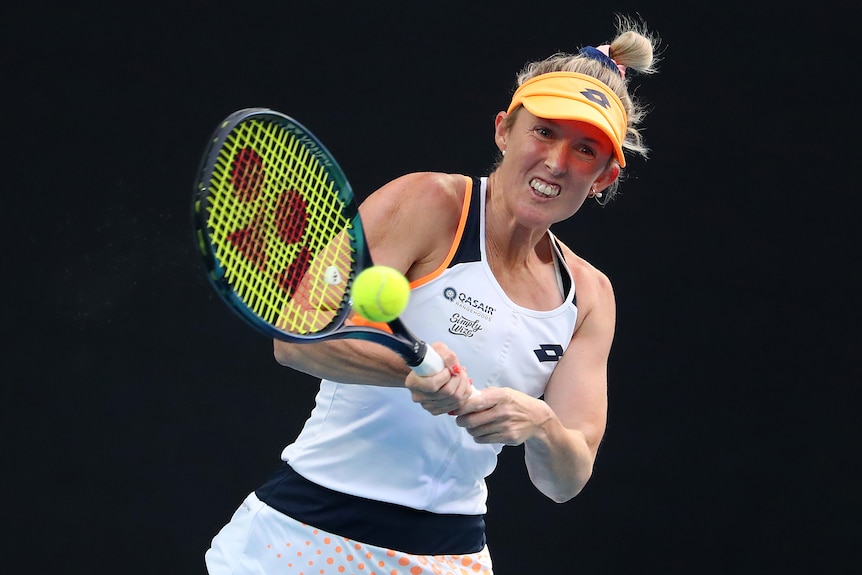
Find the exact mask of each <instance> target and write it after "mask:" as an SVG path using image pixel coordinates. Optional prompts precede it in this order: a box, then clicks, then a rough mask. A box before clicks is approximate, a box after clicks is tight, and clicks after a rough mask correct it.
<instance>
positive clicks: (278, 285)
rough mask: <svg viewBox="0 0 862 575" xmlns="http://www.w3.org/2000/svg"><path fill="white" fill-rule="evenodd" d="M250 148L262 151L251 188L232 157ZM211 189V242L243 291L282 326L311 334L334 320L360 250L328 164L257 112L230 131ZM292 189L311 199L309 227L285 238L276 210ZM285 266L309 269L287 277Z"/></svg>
mask: <svg viewBox="0 0 862 575" xmlns="http://www.w3.org/2000/svg"><path fill="white" fill-rule="evenodd" d="M249 152H253V153H254V154H257V156H258V157H259V158H260V160H261V164H262V173H260V172H259V171H257V170H256V169H255V164H252V166H251V168H250V170H249V172H248V173H249V174H250V177H248V178H246V182H245V183H246V187H247V188H248V187H251V188H252V189H237V186H235V185H234V181H233V179H234V173H233V172H234V169H235V162H236V161H237V158H238V156H239V154H241V153H245V154H249ZM255 184H257V185H255ZM209 191H210V208H209V210H210V211H209V214H208V224H209V227H210V229H211V230H212V244H213V247H214V249H215V252H216V256H217V258H218V259H219V261H220V263H221V265H222V267H223V268H224V270H225V279H226V280H227V282H228V283H229V285H231V286H232V287H233V289H234V291H235V293H236V294H237V296H238V297H239V299H240V300H241V301H242V302H243V303H244V304H245V305H246V306H248V307H249V309H251V310H252V311H253V312H254V313H255V314H256V315H258V316H259V317H260V318H261V319H263V320H264V321H265V322H267V323H270V324H272V325H276V326H277V327H278V328H279V329H282V330H284V331H288V332H291V333H296V334H308V333H312V332H315V331H319V330H321V329H323V328H324V327H326V326H327V325H329V323H331V322H332V321H333V320H334V319H335V317H336V316H337V314H338V311H339V309H341V307H342V306H343V305H346V304H347V301H346V300H347V297H346V290H347V283H348V278H349V276H350V270H351V269H352V264H353V261H354V257H355V256H354V253H353V250H352V247H351V245H352V244H351V242H350V241H349V239H348V234H349V233H350V225H351V222H350V220H349V219H348V218H346V217H345V216H344V215H343V206H342V203H341V200H340V198H339V194H338V190H337V189H336V188H335V182H333V180H332V178H331V177H330V176H329V174H328V172H327V170H326V167H325V166H323V165H322V164H321V163H320V162H319V161H318V160H317V158H316V157H315V155H314V154H313V153H312V152H311V151H310V150H309V149H308V148H306V147H305V146H303V145H302V143H301V141H300V139H299V138H298V137H297V136H296V135H295V134H293V133H291V132H290V131H288V130H287V129H285V128H284V127H282V126H280V125H278V124H276V123H272V122H267V121H263V120H252V121H248V122H244V123H241V124H240V125H239V126H237V127H236V128H235V129H234V131H233V132H232V133H231V134H230V135H229V136H228V138H227V140H226V142H225V143H224V145H223V146H222V149H221V151H220V154H219V157H218V159H217V161H216V165H215V169H214V171H213V175H212V178H211V180H210V182H209ZM287 193H298V194H299V195H300V196H301V198H302V199H303V200H304V201H305V205H306V213H307V227H306V229H305V232H304V233H303V234H302V236H301V237H298V238H295V239H296V240H297V241H296V242H295V243H287V242H285V241H284V240H283V239H282V238H281V237H280V234H279V229H280V227H279V226H280V224H281V226H282V227H283V226H284V225H285V222H279V221H278V218H277V216H278V206H279V199H280V196H282V194H287ZM281 199H282V200H284V198H281ZM294 216H301V214H294ZM294 221H296V220H295V219H294ZM238 232H243V233H245V234H246V240H247V241H246V242H245V244H244V249H240V248H238V247H237V245H235V244H234V242H232V241H231V239H230V236H231V234H235V233H238ZM303 248H305V249H306V250H307V251H306V252H305V253H307V254H310V256H311V262H310V265H309V266H308V267H307V269H305V270H303V268H302V266H300V265H299V263H300V259H301V258H302V257H303ZM286 270H293V271H294V272H303V271H305V272H306V273H304V274H302V275H301V277H292V276H291V277H287V278H286V279H285V278H284V277H283V275H284V274H285V272H286ZM294 275H296V274H295V273H294ZM336 280H338V281H336ZM291 282H292V283H293V284H294V285H295V286H296V289H294V290H286V289H285V288H284V287H283V284H284V283H291Z"/></svg>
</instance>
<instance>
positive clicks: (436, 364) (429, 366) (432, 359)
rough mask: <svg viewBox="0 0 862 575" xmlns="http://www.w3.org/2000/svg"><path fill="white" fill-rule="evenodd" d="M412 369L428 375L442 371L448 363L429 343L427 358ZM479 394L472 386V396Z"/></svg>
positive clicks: (423, 375)
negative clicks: (444, 361)
mask: <svg viewBox="0 0 862 575" xmlns="http://www.w3.org/2000/svg"><path fill="white" fill-rule="evenodd" d="M410 369H412V370H413V371H415V372H416V374H417V375H421V376H422V377H428V376H429V375H434V374H437V373H440V372H441V371H443V370H444V369H446V364H445V363H443V358H442V357H440V354H439V353H437V350H435V349H434V348H433V347H431V346H430V345H428V346H426V347H425V359H423V360H422V363H420V364H419V365H414V366H413V367H411V368H410ZM477 395H479V390H478V389H476V388H475V387H471V391H470V397H471V398H472V397H476V396H477Z"/></svg>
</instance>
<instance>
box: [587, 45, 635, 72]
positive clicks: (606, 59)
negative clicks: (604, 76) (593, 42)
mask: <svg viewBox="0 0 862 575" xmlns="http://www.w3.org/2000/svg"><path fill="white" fill-rule="evenodd" d="M610 49H611V47H610V45H609V44H602V45H601V46H599V47H598V48H593V47H592V46H585V47H583V48H581V50H580V51H579V52H578V55H580V56H584V57H586V58H592V59H593V60H598V61H599V62H601V63H602V64H603V65H604V66H605V67H606V68H610V69H611V70H613V71H614V72H616V73H617V74H619V75H620V78H625V77H626V67H625V66H622V65H620V64H617V61H616V60H614V59H613V58H611V56H610Z"/></svg>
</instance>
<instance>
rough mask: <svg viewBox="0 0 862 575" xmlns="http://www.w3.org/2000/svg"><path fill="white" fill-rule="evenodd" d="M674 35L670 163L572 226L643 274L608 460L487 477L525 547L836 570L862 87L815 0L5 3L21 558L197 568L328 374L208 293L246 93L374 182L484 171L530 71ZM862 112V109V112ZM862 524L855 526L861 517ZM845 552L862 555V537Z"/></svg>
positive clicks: (583, 568)
mask: <svg viewBox="0 0 862 575" xmlns="http://www.w3.org/2000/svg"><path fill="white" fill-rule="evenodd" d="M615 11H616V12H621V13H625V14H632V15H635V14H638V13H639V14H640V16H641V17H643V19H645V20H646V22H647V23H648V24H649V26H650V27H651V28H652V29H654V30H655V31H656V32H657V33H658V34H660V35H661V37H662V39H663V57H664V60H663V62H662V64H661V66H660V68H661V72H660V73H659V74H658V75H655V76H650V77H638V78H636V79H635V80H634V85H636V86H638V87H637V91H636V94H637V96H638V97H639V98H641V99H642V100H643V101H644V102H645V103H647V104H649V105H650V107H651V109H652V112H651V114H650V115H649V116H648V118H647V120H646V123H645V125H646V131H645V135H646V137H647V141H648V144H649V145H650V146H651V148H652V150H653V152H652V156H651V159H650V160H649V161H647V162H644V161H641V160H633V161H631V163H630V166H629V168H628V170H627V172H628V173H629V176H628V178H627V180H626V181H625V182H624V183H623V185H622V189H621V192H622V194H621V196H620V198H619V200H618V201H616V202H614V203H613V204H612V205H610V206H608V207H606V208H600V207H598V206H595V205H588V206H586V207H585V208H584V209H583V210H582V211H581V212H580V213H579V214H577V215H576V216H575V217H574V218H573V219H572V220H571V221H570V222H566V224H565V225H561V226H558V227H557V228H555V230H556V232H557V233H558V234H559V235H560V236H561V237H562V238H563V239H564V240H565V241H566V242H567V243H569V244H570V245H571V246H572V247H573V248H574V249H575V251H577V252H579V253H580V254H582V255H583V256H585V257H586V258H587V259H589V260H590V261H592V262H593V263H594V264H595V265H596V266H598V267H599V268H601V269H602V270H604V271H606V272H607V273H608V275H609V276H610V277H611V279H612V280H613V281H614V285H615V288H616V292H617V298H618V305H619V322H618V334H617V338H616V342H615V346H614V350H613V354H612V364H611V387H610V417H609V425H608V430H607V435H606V438H605V441H604V444H603V447H602V449H601V451H600V455H599V459H598V462H597V465H596V469H595V474H594V476H593V479H592V481H591V482H590V484H589V485H588V487H587V488H586V490H585V491H584V492H583V493H582V494H581V495H580V496H578V497H577V498H576V499H575V500H573V501H572V502H569V503H567V504H564V505H556V504H553V503H551V502H550V501H548V500H546V499H544V498H543V497H542V496H540V495H539V494H538V493H537V492H536V491H535V489H534V488H532V486H531V485H530V484H529V481H528V480H527V478H526V474H525V472H524V469H523V463H522V461H521V450H520V449H518V448H509V449H507V450H505V451H504V454H503V456H502V458H501V461H500V465H499V469H498V471H497V473H496V474H495V475H494V476H492V478H491V480H490V487H491V496H490V501H489V514H488V523H489V527H488V535H489V540H490V545H491V549H492V553H493V555H494V557H495V560H496V570H495V572H496V573H497V574H498V575H513V574H518V575H521V574H538V573H624V572H625V573H628V572H642V573H731V572H732V573H776V572H783V571H786V570H789V569H791V568H793V569H797V570H799V571H801V572H811V573H814V572H818V573H823V572H833V573H834V572H839V570H840V569H839V566H841V565H844V564H845V563H847V562H849V561H852V559H853V558H854V557H855V555H851V552H852V550H853V549H852V547H851V545H852V544H853V543H855V541H856V540H857V539H858V535H859V517H860V511H862V509H860V507H862V506H860V496H859V490H858V478H855V477H853V475H852V473H851V470H852V465H853V464H854V463H857V464H858V439H859V433H858V419H857V417H856V409H855V407H856V403H854V402H855V401H856V396H857V395H858V394H857V392H856V387H857V386H858V385H859V383H860V380H862V378H860V369H859V367H858V363H857V361H856V360H857V356H858V352H859V348H860V345H859V341H858V337H857V317H856V316H858V297H857V294H858V293H859V287H860V286H859V281H858V279H857V277H856V275H857V271H858V268H859V264H858V257H857V255H856V254H857V252H858V247H859V239H858V236H857V231H856V221H857V218H858V213H859V203H860V202H859V199H858V198H859V184H858V178H856V172H857V170H858V166H859V157H858V156H859V154H858V149H857V148H858V145H853V144H851V142H850V139H851V137H852V136H853V135H854V131H855V133H858V105H857V103H856V102H857V100H856V98H857V97H856V95H855V89H854V88H852V86H853V84H854V79H853V78H854V77H856V76H858V74H856V72H855V69H854V68H853V67H852V65H851V64H850V62H849V61H851V60H852V54H853V53H852V52H850V51H849V50H848V49H847V48H846V46H849V42H848V41H847V40H848V39H849V38H850V37H851V36H850V32H849V31H844V30H842V27H843V22H845V21H846V20H847V19H848V17H849V16H848V15H847V14H843V13H842V12H839V11H835V10H829V9H828V8H827V7H826V6H825V5H824V4H822V3H805V4H801V3H800V4H799V5H794V4H788V3H779V2H751V1H746V2H743V1H742V0H733V1H729V2H721V3H708V4H707V3H704V4H703V5H699V4H695V3H689V2H672V1H663V2H658V1H655V0H650V1H645V2H617V3H613V5H611V4H608V3H597V4H583V3H573V2H548V3H528V2H525V3H514V2H467V1H466V0H465V1H463V2H448V1H446V2H444V1H439V2H432V3H428V4H425V5H418V4H417V5H413V4H410V3H408V2H402V3H392V2H375V3H367V4H364V3H357V2H354V3H346V2H345V3H337V2H326V3H317V2H306V3H298V2H288V1H282V2H272V3H263V2H246V3H242V2H234V3H216V2H206V1H203V0H178V1H176V2H170V3H167V2H161V3H159V2H149V3H139V4H128V5H126V4H121V3H107V2H106V3H104V6H101V7H94V6H83V5H81V4H74V3H66V4H62V5H60V4H50V5H49V4H41V3H38V2H30V3H6V4H5V5H4V7H3V8H0V16H2V18H0V32H2V34H0V89H2V99H3V104H4V106H3V113H4V122H3V129H2V139H0V142H2V147H3V148H2V166H3V174H4V177H3V179H2V192H3V198H4V205H5V209H4V210H3V221H4V224H5V225H4V226H3V235H4V240H5V241H4V242H3V245H4V248H5V249H4V250H3V251H4V255H5V258H4V260H5V262H4V263H5V266H4V272H3V280H4V281H3V284H4V288H3V293H4V296H5V298H4V300H5V305H4V306H3V309H4V312H3V313H4V319H5V321H4V322H3V323H4V332H5V334H6V336H5V338H4V339H5V341H6V344H5V346H4V363H5V365H6V369H5V370H4V375H3V381H4V383H3V390H4V401H3V403H2V405H3V424H4V434H3V460H4V470H5V471H4V473H3V485H4V489H3V492H4V497H3V499H4V503H5V507H6V511H7V513H6V515H5V519H6V520H5V521H4V524H5V526H6V531H5V532H6V536H5V545H4V546H5V547H6V549H7V550H6V551H5V552H4V555H5V559H6V564H7V565H11V566H12V567H13V568H10V569H9V572H10V573H13V572H14V573H47V572H53V573H114V572H122V573H129V574H132V573H188V574H191V573H203V572H204V567H203V559H202V556H203V552H204V550H205V549H206V547H207V546H208V542H209V540H210V538H211V537H212V536H213V535H214V534H215V533H216V532H217V530H218V529H219V528H220V527H221V526H222V525H223V524H224V523H225V522H226V521H227V520H228V518H229V516H230V515H231V513H232V512H233V510H234V509H235V508H236V506H237V505H238V504H239V503H240V501H241V500H242V498H243V497H244V496H245V495H246V494H247V492H249V491H250V490H252V489H253V488H254V487H256V486H257V485H258V484H259V483H260V482H261V481H262V480H263V479H264V478H265V477H266V475H267V474H268V473H269V472H270V471H271V470H272V469H273V468H274V467H275V466H276V465H277V464H278V456H279V453H280V450H281V448H282V447H283V446H284V445H285V444H286V443H287V442H289V441H290V440H291V439H292V438H293V436H294V435H295V434H296V432H297V431H298V430H299V428H300V426H301V423H302V421H303V420H304V417H305V416H306V415H307V413H308V412H309V410H310V408H311V406H312V399H313V395H314V392H315V382H314V381H313V380H311V379H309V378H307V377H304V376H300V375H298V374H296V373H294V372H292V371H290V370H287V369H284V368H281V367H279V366H277V365H276V363H275V362H274V361H273V359H272V356H271V345H270V343H269V341H268V340H266V338H263V337H261V336H258V335H256V334H255V333H253V332H251V331H249V330H248V329H246V328H245V326H244V325H242V324H240V322H239V321H238V320H237V319H235V318H234V317H233V316H232V315H231V314H230V313H229V312H227V311H226V309H225V308H224V307H223V306H222V304H221V303H219V302H218V301H216V299H215V298H214V297H213V295H212V294H211V293H210V288H209V286H208V285H207V283H206V281H205V279H204V276H203V273H202V270H201V266H200V265H199V263H198V259H197V255H196V253H195V248H194V245H193V242H192V239H191V232H190V213H189V202H190V193H191V189H192V183H193V180H194V177H195V170H196V167H197V163H198V160H199V156H200V154H201V152H202V149H203V146H204V144H205V142H206V140H207V138H208V137H209V135H210V133H211V131H212V130H213V129H214V128H215V126H216V124H217V123H218V122H219V121H220V120H221V119H222V118H223V117H224V116H225V115H227V114H228V113H229V112H231V111H233V110H235V109H238V108H243V107H249V106H268V107H272V108H275V109H278V110H281V111H284V112H286V113H289V114H291V115H293V116H294V117H296V118H298V119H299V120H300V121H302V122H303V123H305V124H307V125H308V126H309V127H311V128H312V129H313V130H314V131H315V132H316V133H317V134H318V135H319V136H320V137H321V139H322V140H323V141H324V142H326V144H327V146H328V147H329V148H330V150H331V151H332V152H333V153H334V154H335V156H336V157H337V158H339V161H340V163H341V164H342V167H343V168H344V169H345V171H346V172H347V173H348V175H349V177H350V179H351V181H352V183H353V186H354V188H355V189H356V190H357V191H358V193H359V194H360V195H364V194H365V193H367V192H370V191H371V190H373V189H375V188H376V187H378V186H379V185H381V184H383V183H384V182H386V181H388V180H389V179H391V178H393V177H395V176H397V175H399V174H402V173H406V172H410V171H415V170H440V171H449V172H460V173H466V174H471V175H482V174H484V173H486V172H487V170H488V168H489V167H490V165H491V163H492V162H493V160H494V155H495V147H494V144H493V140H492V134H493V131H492V129H493V118H494V115H495V114H496V112H497V111H498V110H500V109H502V108H505V106H506V105H507V103H508V99H509V95H510V91H511V89H512V86H513V82H514V74H515V72H516V71H517V70H518V69H519V68H520V67H521V65H522V64H523V63H524V62H526V61H528V60H534V59H539V58H543V57H545V56H547V55H549V54H550V53H552V52H554V51H557V50H569V51H571V50H576V49H577V48H579V47H580V46H582V45H584V44H599V43H602V42H604V41H606V40H608V39H609V38H610V37H611V35H612V33H613V15H614V12H615ZM854 124H855V125H857V128H853V125H854ZM854 535H855V536H854ZM851 564H852V563H851Z"/></svg>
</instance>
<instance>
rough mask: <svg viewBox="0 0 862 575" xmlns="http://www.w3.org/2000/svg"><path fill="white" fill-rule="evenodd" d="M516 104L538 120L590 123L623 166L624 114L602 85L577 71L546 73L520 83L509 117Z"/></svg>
mask: <svg viewBox="0 0 862 575" xmlns="http://www.w3.org/2000/svg"><path fill="white" fill-rule="evenodd" d="M518 105H522V106H524V107H525V108H526V109H527V110H528V111H529V112H530V113H531V114H533V115H534V116H537V117H539V118H545V119H547V120H578V121H581V122H586V123H588V124H592V125H593V126H595V127H597V128H598V129H600V130H601V131H602V132H604V133H605V134H606V135H607V136H608V138H610V140H611V144H612V145H613V147H614V156H615V157H616V159H617V161H618V162H619V163H620V166H622V167H625V165H626V159H625V156H623V142H624V141H625V138H626V128H627V126H628V120H627V119H626V111H625V108H623V103H622V102H621V101H620V99H619V98H618V97H617V95H616V94H614V92H613V91H612V90H611V89H610V88H609V87H608V86H607V85H606V84H605V83H603V82H600V81H599V80H597V79H595V78H593V77H592V76H587V75H586V74H578V73H577V72H549V73H547V74H542V75H540V76H536V77H535V78H530V79H529V80H527V81H526V82H524V83H523V84H522V85H521V86H520V87H519V88H518V89H517V90H516V91H515V95H514V96H512V103H511V104H509V109H508V110H507V112H508V113H509V114H511V113H512V112H513V111H514V110H515V109H516V108H517V107H518Z"/></svg>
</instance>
